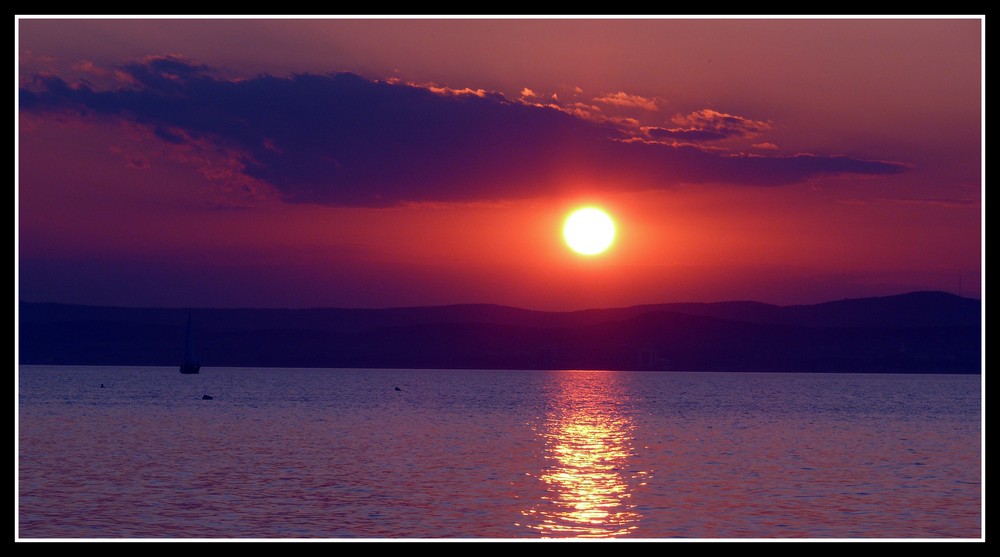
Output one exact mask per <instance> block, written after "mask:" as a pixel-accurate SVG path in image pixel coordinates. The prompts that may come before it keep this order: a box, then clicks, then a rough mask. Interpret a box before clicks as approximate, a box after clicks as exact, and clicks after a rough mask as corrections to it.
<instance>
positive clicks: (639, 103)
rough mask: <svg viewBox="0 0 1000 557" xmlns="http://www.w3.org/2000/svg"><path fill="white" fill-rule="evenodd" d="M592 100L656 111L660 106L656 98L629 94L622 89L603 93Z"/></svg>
mask: <svg viewBox="0 0 1000 557" xmlns="http://www.w3.org/2000/svg"><path fill="white" fill-rule="evenodd" d="M594 102H598V103H603V104H611V105H615V106H622V107H626V108H641V109H643V110H650V111H657V110H659V109H660V107H659V106H657V101H656V99H647V98H646V97H640V96H639V95H629V94H628V93H626V92H624V91H619V92H617V93H611V94H608V95H604V96H603V97H597V98H595V99H594Z"/></svg>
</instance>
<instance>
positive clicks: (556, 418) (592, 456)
mask: <svg viewBox="0 0 1000 557" xmlns="http://www.w3.org/2000/svg"><path fill="white" fill-rule="evenodd" d="M571 391H572V389H571V388H570V389H567V390H564V391H563V392H562V394H561V395H560V396H559V397H558V399H559V400H556V401H553V405H552V410H550V411H549V412H548V413H547V415H546V420H545V422H544V425H543V426H542V427H541V428H540V430H539V435H540V436H541V437H542V438H543V439H544V442H545V454H544V456H545V460H546V464H547V465H546V466H545V468H544V469H543V470H542V471H541V472H540V473H539V475H538V479H539V480H540V481H541V482H543V483H544V486H545V495H544V496H543V497H542V500H541V501H539V502H538V503H536V504H535V505H533V506H532V507H531V508H530V509H528V510H525V511H522V514H523V515H524V516H525V517H526V518H527V519H528V520H527V522H526V524H525V526H527V527H528V528H531V529H534V530H537V531H539V532H540V533H541V534H542V535H543V536H545V537H580V538H608V537H618V536H625V535H628V534H629V533H630V532H632V531H634V530H635V529H636V528H638V522H639V519H640V518H641V515H640V514H639V513H638V512H637V511H636V510H635V508H634V507H635V505H633V504H631V503H630V497H631V495H632V494H631V491H630V490H631V486H632V485H634V484H636V482H639V483H638V485H642V484H641V481H642V476H644V475H645V474H644V473H643V472H637V473H636V474H635V476H636V477H635V478H633V477H632V476H631V475H630V473H629V467H628V461H629V457H630V455H631V451H632V447H631V440H632V430H633V424H632V421H631V420H630V419H629V418H628V417H627V416H624V415H622V414H620V412H619V411H618V410H617V406H618V404H616V402H617V401H615V400H609V399H603V400H602V399H600V397H597V399H595V396H594V395H595V394H598V393H600V392H602V391H604V389H594V390H591V389H588V390H587V391H588V392H587V393H586V395H585V400H580V397H579V395H580V393H579V392H577V393H573V392H571ZM605 394H607V393H606V392H605Z"/></svg>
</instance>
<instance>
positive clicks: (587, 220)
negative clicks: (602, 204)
mask: <svg viewBox="0 0 1000 557" xmlns="http://www.w3.org/2000/svg"><path fill="white" fill-rule="evenodd" d="M563 236H564V237H565V238H566V243H567V244H569V247H570V248H572V249H573V251H575V252H577V253H581V254H583V255H595V254H598V253H601V252H602V251H604V250H606V249H608V246H610V245H611V242H612V241H613V240H614V239H615V223H614V222H613V221H612V220H611V217H609V216H608V214H607V213H605V212H604V211H601V210H600V209H594V208H593V207H586V208H583V209H578V210H576V211H574V212H573V213H572V214H571V215H570V216H569V218H567V219H566V225H565V226H564V227H563Z"/></svg>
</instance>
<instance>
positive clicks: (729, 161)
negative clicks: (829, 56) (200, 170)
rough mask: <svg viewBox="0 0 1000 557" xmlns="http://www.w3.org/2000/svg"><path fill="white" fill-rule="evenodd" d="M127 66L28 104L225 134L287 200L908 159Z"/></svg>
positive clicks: (43, 82) (695, 177) (733, 177)
mask: <svg viewBox="0 0 1000 557" xmlns="http://www.w3.org/2000/svg"><path fill="white" fill-rule="evenodd" d="M121 70H122V72H124V75H125V76H127V77H128V80H127V85H126V86H124V87H122V88H120V89H116V90H110V91H95V90H93V89H92V88H90V87H89V86H87V85H70V84H68V83H66V82H65V81H63V80H61V79H59V78H56V77H51V76H49V77H40V78H38V79H36V81H35V83H34V84H33V85H31V86H30V87H27V88H24V89H21V91H20V108H21V110H26V111H53V110H71V111H75V112H78V113H81V114H85V115H93V116H105V117H114V118H122V119H126V120H129V121H132V122H135V123H138V124H141V125H143V126H146V127H148V128H149V129H150V130H152V132H153V133H155V134H156V135H157V136H158V137H160V138H162V139H163V140H165V141H167V142H170V143H175V144H177V143H184V142H192V143H193V142H201V143H204V142H208V143H209V144H217V145H219V146H220V147H221V148H223V149H222V150H221V151H223V152H230V153H237V154H238V155H237V156H238V157H239V158H240V160H239V161H238V162H239V164H238V165H237V167H238V168H240V169H241V172H242V173H243V174H244V175H245V177H249V178H253V179H255V180H259V181H263V182H265V183H267V184H269V185H271V186H272V187H274V188H275V189H276V190H277V191H278V192H280V194H281V195H282V196H283V197H284V199H285V200H286V201H289V202H314V203H324V204H331V205H345V206H387V205H394V204H397V203H400V202H405V201H425V200H426V201H471V200H483V199H503V198H519V197H528V196H536V195H545V194H551V193H557V192H558V191H560V190H559V188H563V187H565V184H566V183H567V182H568V181H571V180H586V181H589V182H590V183H592V184H593V183H596V184H601V183H604V184H613V185H614V187H616V188H620V189H645V188H663V187H670V186H672V185H674V184H676V183H678V182H695V183H697V182H732V183H735V184H748V185H780V184H789V183H795V182H801V181H803V180H806V179H808V178H810V177H813V176H816V175H819V174H838V173H857V174H894V173H898V172H901V171H903V170H905V168H906V167H905V166H904V165H902V164H899V163H892V162H882V161H868V160H859V159H855V158H849V157H843V156H819V155H800V156H795V157H759V156H753V157H751V156H727V155H725V154H720V153H719V152H709V151H704V150H700V149H697V148H695V147H690V146H688V147H676V146H668V145H663V144H658V143H644V142H642V141H637V140H626V139H625V138H626V137H627V134H626V133H624V132H623V131H621V130H618V129H617V128H615V127H613V125H612V124H610V123H603V124H601V123H595V122H593V121H589V120H585V119H582V118H579V117H576V116H573V115H571V114H567V113H565V112H563V111H561V110H557V109H555V108H551V107H540V106H532V105H528V104H524V103H521V102H517V101H511V100H508V99H506V98H504V97H503V96H501V95H495V94H493V95H491V94H483V93H482V92H478V91H477V92H472V91H469V92H465V91H464V90H463V91H454V90H450V89H449V90H447V91H444V90H431V89H430V88H427V87H418V86H412V85H406V84H400V83H388V82H381V81H370V80H367V79H363V78H361V77H359V76H357V75H354V74H335V75H315V74H300V75H294V76H291V77H275V76H268V75H262V76H257V77H254V78H250V79H243V80H236V81H229V80H223V79H218V78H214V77H212V76H211V75H210V73H209V71H208V68H206V67H204V66H200V65H196V64H192V63H189V62H187V61H184V60H181V59H178V58H171V57H158V58H149V59H146V60H144V61H142V62H136V63H133V64H129V65H126V66H124V67H123V68H122V69H121ZM699 118H700V119H699ZM727 118H728V119H727ZM713 122H714V124H712V123H713ZM748 122H750V123H749V124H748ZM685 123H687V124H692V123H696V124H698V126H697V129H695V128H692V129H689V130H686V133H688V134H694V133H700V134H702V139H708V138H710V136H711V134H713V133H715V134H725V133H727V130H732V129H737V128H739V127H740V126H742V127H743V128H744V132H743V133H745V134H750V133H751V132H749V131H746V130H749V129H750V128H752V127H753V126H754V125H757V124H762V123H760V122H752V121H747V120H743V119H739V118H738V117H732V116H731V115H723V114H719V113H712V114H708V113H705V114H701V113H696V114H694V115H693V116H690V117H688V119H687V120H685ZM708 124H712V125H708ZM722 124H725V126H724V125H722ZM727 126H728V127H727ZM748 126H749V127H748ZM689 127H690V126H689ZM758 128H759V126H758ZM670 132H671V130H662V131H657V132H656V133H670ZM689 139H690V137H689Z"/></svg>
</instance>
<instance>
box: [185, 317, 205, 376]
mask: <svg viewBox="0 0 1000 557" xmlns="http://www.w3.org/2000/svg"><path fill="white" fill-rule="evenodd" d="M200 370H201V364H199V363H198V358H197V357H196V356H195V355H194V339H193V338H192V337H191V316H190V315H188V322H187V335H186V336H185V339H184V363H182V364H181V373H184V374H192V373H198V372H199V371H200Z"/></svg>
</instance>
